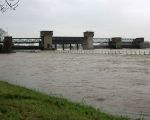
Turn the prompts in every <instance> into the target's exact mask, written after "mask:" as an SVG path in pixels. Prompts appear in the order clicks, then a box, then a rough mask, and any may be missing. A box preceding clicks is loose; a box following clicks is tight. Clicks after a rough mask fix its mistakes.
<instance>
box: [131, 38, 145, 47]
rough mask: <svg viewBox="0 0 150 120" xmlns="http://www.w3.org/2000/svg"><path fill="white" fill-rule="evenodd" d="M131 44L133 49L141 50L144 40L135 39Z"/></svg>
mask: <svg viewBox="0 0 150 120" xmlns="http://www.w3.org/2000/svg"><path fill="white" fill-rule="evenodd" d="M132 44H133V48H138V49H142V48H144V38H136V39H135V40H134V41H133V43H132Z"/></svg>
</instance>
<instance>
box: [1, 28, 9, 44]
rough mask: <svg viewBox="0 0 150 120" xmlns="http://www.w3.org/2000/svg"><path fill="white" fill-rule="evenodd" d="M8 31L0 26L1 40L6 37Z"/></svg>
mask: <svg viewBox="0 0 150 120" xmlns="http://www.w3.org/2000/svg"><path fill="white" fill-rule="evenodd" d="M6 34H7V32H6V31H5V30H3V29H2V28H0V41H2V40H3V39H4V36H6Z"/></svg>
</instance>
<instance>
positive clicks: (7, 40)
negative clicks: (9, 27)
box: [4, 36, 13, 50]
mask: <svg viewBox="0 0 150 120" xmlns="http://www.w3.org/2000/svg"><path fill="white" fill-rule="evenodd" d="M12 46H13V43H12V36H5V38H4V49H6V50H10V49H11V48H12Z"/></svg>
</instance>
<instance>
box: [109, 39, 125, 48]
mask: <svg viewBox="0 0 150 120" xmlns="http://www.w3.org/2000/svg"><path fill="white" fill-rule="evenodd" d="M121 42H122V38H121V37H113V38H112V39H111V41H110V42H109V47H110V48H114V49H121V48H122V45H121Z"/></svg>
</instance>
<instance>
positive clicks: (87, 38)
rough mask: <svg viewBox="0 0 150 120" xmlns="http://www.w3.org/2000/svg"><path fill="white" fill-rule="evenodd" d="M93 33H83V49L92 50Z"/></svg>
mask: <svg viewBox="0 0 150 120" xmlns="http://www.w3.org/2000/svg"><path fill="white" fill-rule="evenodd" d="M93 37H94V32H90V31H87V32H84V42H83V49H94V47H93Z"/></svg>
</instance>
